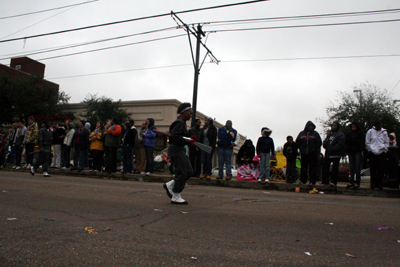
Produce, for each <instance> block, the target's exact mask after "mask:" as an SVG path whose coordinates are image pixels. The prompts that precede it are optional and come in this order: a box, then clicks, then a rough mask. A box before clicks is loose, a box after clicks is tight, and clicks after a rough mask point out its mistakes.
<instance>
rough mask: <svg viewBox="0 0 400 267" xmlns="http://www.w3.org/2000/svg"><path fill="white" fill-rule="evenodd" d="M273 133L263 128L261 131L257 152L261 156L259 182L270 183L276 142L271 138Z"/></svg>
mask: <svg viewBox="0 0 400 267" xmlns="http://www.w3.org/2000/svg"><path fill="white" fill-rule="evenodd" d="M271 133H272V131H271V130H270V129H269V128H267V127H263V128H262V129H261V137H260V138H258V141H257V146H256V151H257V155H260V176H259V177H258V179H257V180H258V182H269V178H270V165H269V162H270V160H271V157H275V145H274V140H273V139H272V138H271V137H270V135H271Z"/></svg>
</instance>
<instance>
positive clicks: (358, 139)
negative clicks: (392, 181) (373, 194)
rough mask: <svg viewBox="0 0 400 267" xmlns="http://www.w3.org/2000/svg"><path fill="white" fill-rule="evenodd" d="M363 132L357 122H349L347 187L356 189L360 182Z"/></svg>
mask: <svg viewBox="0 0 400 267" xmlns="http://www.w3.org/2000/svg"><path fill="white" fill-rule="evenodd" d="M364 141H365V138H364V134H363V133H362V132H361V131H360V125H359V124H358V123H357V122H353V123H351V124H350V132H349V133H348V134H347V136H346V151H347V154H348V155H349V163H350V173H351V174H350V184H348V185H347V186H346V187H347V188H354V189H357V188H359V187H360V184H361V159H362V151H363V149H364ZM354 178H355V179H354Z"/></svg>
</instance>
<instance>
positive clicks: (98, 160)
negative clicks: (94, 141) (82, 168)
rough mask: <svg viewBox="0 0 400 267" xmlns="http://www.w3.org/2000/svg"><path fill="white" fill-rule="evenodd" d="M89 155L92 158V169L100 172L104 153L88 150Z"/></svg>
mask: <svg viewBox="0 0 400 267" xmlns="http://www.w3.org/2000/svg"><path fill="white" fill-rule="evenodd" d="M90 154H91V156H92V158H93V166H92V169H93V170H96V171H99V172H101V168H102V167H103V155H104V151H101V150H90Z"/></svg>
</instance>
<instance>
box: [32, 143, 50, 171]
mask: <svg viewBox="0 0 400 267" xmlns="http://www.w3.org/2000/svg"><path fill="white" fill-rule="evenodd" d="M45 151H48V152H45ZM50 151H51V149H50V146H48V147H46V146H43V151H42V152H39V156H38V159H37V161H36V162H35V164H34V166H33V168H34V169H35V170H37V169H38V168H39V166H40V165H42V169H43V172H47V171H48V167H49V162H50V153H51V152H50Z"/></svg>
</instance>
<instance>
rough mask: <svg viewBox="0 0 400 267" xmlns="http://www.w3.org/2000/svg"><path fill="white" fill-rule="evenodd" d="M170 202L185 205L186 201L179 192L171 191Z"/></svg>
mask: <svg viewBox="0 0 400 267" xmlns="http://www.w3.org/2000/svg"><path fill="white" fill-rule="evenodd" d="M171 204H177V205H187V204H188V202H187V201H186V200H184V199H183V198H182V197H181V193H173V194H172V198H171Z"/></svg>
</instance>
